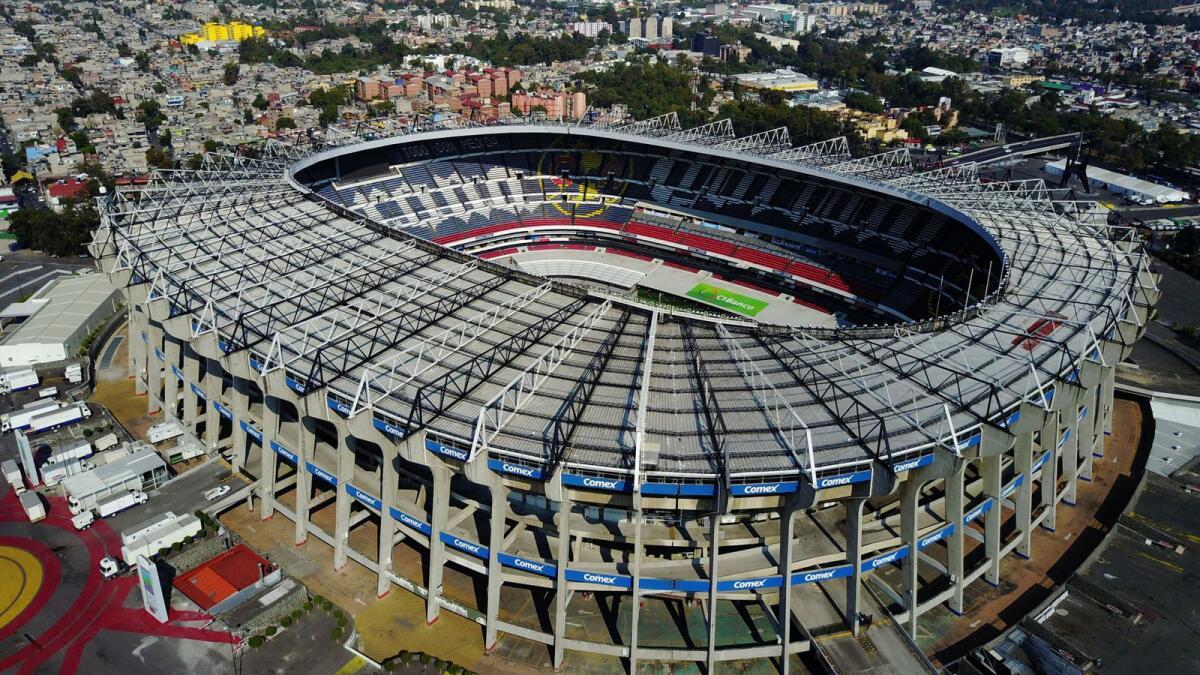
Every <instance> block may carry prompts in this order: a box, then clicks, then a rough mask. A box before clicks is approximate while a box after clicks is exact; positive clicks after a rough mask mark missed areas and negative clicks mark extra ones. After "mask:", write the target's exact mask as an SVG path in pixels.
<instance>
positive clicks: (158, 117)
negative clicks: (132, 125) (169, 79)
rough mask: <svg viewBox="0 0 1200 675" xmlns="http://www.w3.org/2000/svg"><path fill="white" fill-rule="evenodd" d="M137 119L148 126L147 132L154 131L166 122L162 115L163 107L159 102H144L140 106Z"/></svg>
mask: <svg viewBox="0 0 1200 675" xmlns="http://www.w3.org/2000/svg"><path fill="white" fill-rule="evenodd" d="M137 119H138V121H139V122H141V123H142V124H144V125H145V126H146V130H147V131H153V130H155V129H157V128H159V127H160V126H162V123H163V122H165V121H166V119H167V118H166V116H165V115H163V113H162V106H160V105H159V104H158V101H154V100H150V101H142V102H141V103H139V104H138V113H137Z"/></svg>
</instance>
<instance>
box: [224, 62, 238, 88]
mask: <svg viewBox="0 0 1200 675" xmlns="http://www.w3.org/2000/svg"><path fill="white" fill-rule="evenodd" d="M222 81H223V82H225V86H227V87H232V86H233V85H235V84H237V81H238V64H236V63H226V64H225V77H224V78H223V80H222Z"/></svg>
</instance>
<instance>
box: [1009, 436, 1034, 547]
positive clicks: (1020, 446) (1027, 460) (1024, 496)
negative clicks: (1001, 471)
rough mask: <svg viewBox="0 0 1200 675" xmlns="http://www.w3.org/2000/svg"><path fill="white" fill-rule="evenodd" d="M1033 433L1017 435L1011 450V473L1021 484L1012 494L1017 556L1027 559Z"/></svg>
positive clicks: (1031, 538) (1030, 507) (1030, 532)
mask: <svg viewBox="0 0 1200 675" xmlns="http://www.w3.org/2000/svg"><path fill="white" fill-rule="evenodd" d="M1032 467H1033V432H1032V431H1026V432H1024V433H1021V434H1017V444H1016V446H1015V448H1014V449H1013V473H1014V474H1015V475H1017V476H1020V477H1021V484H1020V485H1018V486H1017V491H1016V493H1015V494H1014V501H1015V503H1016V511H1017V532H1019V533H1020V534H1018V536H1019V537H1020V539H1021V543H1019V544H1017V555H1019V556H1021V557H1022V558H1028V557H1029V556H1030V552H1031V550H1032V547H1033V532H1032V529H1033V526H1032V524H1031V523H1032V519H1033V475H1032V471H1031V469H1032Z"/></svg>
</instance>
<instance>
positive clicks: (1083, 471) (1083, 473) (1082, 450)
mask: <svg viewBox="0 0 1200 675" xmlns="http://www.w3.org/2000/svg"><path fill="white" fill-rule="evenodd" d="M1098 393H1099V392H1098V391H1097V389H1096V387H1089V388H1088V389H1087V390H1086V392H1085V394H1084V397H1083V405H1084V408H1086V409H1087V417H1084V418H1083V419H1082V420H1078V422H1077V423H1076V425H1075V430H1076V431H1078V432H1079V440H1078V441H1077V442H1076V448H1077V452H1076V454H1077V455H1078V457H1079V478H1080V479H1081V480H1087V481H1090V480H1091V479H1092V445H1093V443H1094V441H1095V440H1096V426H1095V419H1094V418H1095V417H1096V415H1097V414H1102V413H1100V412H1099V408H1100V405H1099V397H1098V396H1097V394H1098ZM1077 419H1078V418H1077Z"/></svg>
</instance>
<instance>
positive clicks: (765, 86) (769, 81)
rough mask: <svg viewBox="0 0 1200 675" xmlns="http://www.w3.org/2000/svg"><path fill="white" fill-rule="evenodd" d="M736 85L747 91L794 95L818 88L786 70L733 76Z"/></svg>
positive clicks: (800, 74)
mask: <svg viewBox="0 0 1200 675" xmlns="http://www.w3.org/2000/svg"><path fill="white" fill-rule="evenodd" d="M734 79H736V80H737V83H738V84H740V85H741V86H743V87H746V88H747V89H761V90H771V91H782V92H786V93H794V92H799V91H815V90H816V89H818V88H820V83H819V82H817V81H816V80H814V79H812V78H811V77H808V76H807V75H804V74H803V73H797V72H795V71H793V70H789V69H787V68H780V69H777V70H774V71H772V72H769V73H745V74H741V75H735V76H734Z"/></svg>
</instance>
